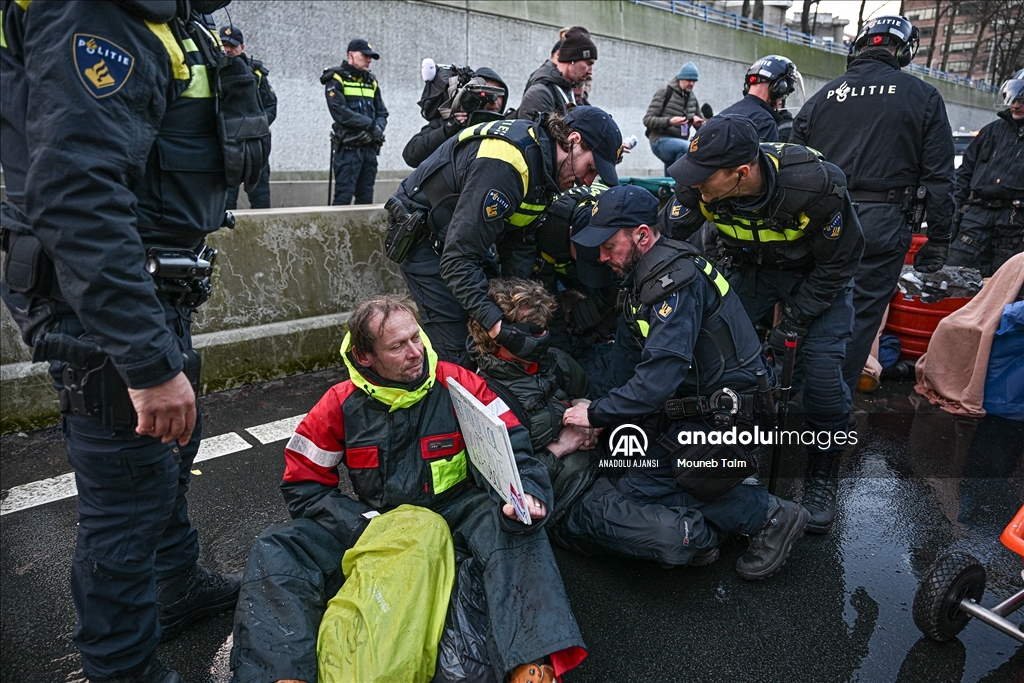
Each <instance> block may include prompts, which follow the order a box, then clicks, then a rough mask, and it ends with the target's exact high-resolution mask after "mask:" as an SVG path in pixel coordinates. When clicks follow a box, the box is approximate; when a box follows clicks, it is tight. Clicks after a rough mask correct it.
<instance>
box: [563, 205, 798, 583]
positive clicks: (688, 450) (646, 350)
mask: <svg viewBox="0 0 1024 683" xmlns="http://www.w3.org/2000/svg"><path fill="white" fill-rule="evenodd" d="M657 222H658V200H657V198H655V197H654V195H652V194H651V193H650V192H648V191H647V190H644V189H643V188H638V187H633V186H621V187H613V188H611V189H609V190H607V191H606V192H604V193H603V194H602V195H601V197H600V198H599V199H598V201H597V205H596V207H595V208H594V212H593V216H592V218H591V220H590V225H588V226H587V227H586V228H584V229H583V230H581V231H580V232H579V233H578V234H575V235H573V241H574V242H576V243H577V244H581V245H584V246H588V247H597V248H600V254H601V255H600V260H601V262H602V263H606V264H608V265H610V266H611V267H612V269H613V270H615V272H616V273H617V274H619V275H620V276H622V277H624V278H626V279H625V282H624V287H625V288H626V291H627V300H626V304H625V310H626V315H627V316H630V320H631V322H632V324H633V327H634V329H635V331H636V335H637V338H638V340H639V343H640V344H641V346H642V347H643V355H642V357H641V362H640V363H639V364H638V365H637V366H636V372H635V374H634V375H633V377H632V378H631V379H630V380H629V381H628V382H627V383H626V385H625V386H623V387H620V388H617V389H613V390H612V391H611V392H609V394H608V395H607V396H606V397H604V398H599V399H597V400H595V401H594V402H592V403H591V404H589V405H586V404H579V405H576V406H573V407H571V408H569V409H568V410H566V412H565V414H564V415H563V417H562V421H563V423H564V424H566V425H569V426H575V427H583V428H590V427H610V426H613V425H621V427H620V430H621V429H626V430H627V431H628V430H629V429H630V428H632V429H637V428H638V427H639V428H642V429H643V432H644V434H645V437H646V435H647V434H651V437H649V438H648V439H647V440H648V443H649V444H653V445H652V446H650V447H649V448H648V449H647V451H646V453H645V454H644V458H645V459H650V460H651V461H653V462H654V463H655V464H653V465H652V466H648V467H629V468H626V469H625V470H624V471H621V474H620V476H618V477H617V479H616V482H615V486H616V488H617V489H618V490H619V492H621V493H623V494H624V495H626V497H627V498H630V499H631V500H633V501H636V502H641V503H649V504H660V505H667V506H670V507H673V508H685V509H687V510H691V511H693V513H694V519H693V525H692V530H691V533H692V536H690V537H689V538H687V539H686V540H684V544H686V545H692V546H693V548H694V550H704V551H707V550H708V549H713V548H715V547H717V545H719V544H720V543H721V542H722V540H723V539H724V534H727V533H729V532H734V533H739V534H747V535H749V536H750V548H749V549H748V550H747V552H746V554H744V555H743V556H742V557H741V558H740V559H739V560H738V561H737V562H736V570H737V572H739V574H740V576H741V577H743V578H745V579H763V578H766V577H767V576H770V575H771V574H774V573H775V572H776V571H778V569H779V568H780V567H782V565H783V563H784V562H785V561H786V557H787V556H788V555H789V551H790V549H791V548H792V546H793V543H794V542H795V541H796V539H797V538H799V537H800V536H801V535H802V534H803V532H804V527H806V525H807V520H808V518H809V514H808V512H807V511H806V510H804V509H803V508H802V507H800V506H799V505H797V504H795V503H791V502H789V501H786V500H782V499H779V498H776V497H775V496H771V495H769V494H768V491H766V490H765V489H764V488H763V487H760V486H741V485H738V484H739V483H740V482H741V481H743V479H744V478H745V477H746V476H748V474H749V473H752V472H756V468H749V469H748V468H746V465H747V463H750V462H752V461H753V455H752V453H753V449H752V448H750V447H747V446H743V445H741V443H742V441H741V442H740V443H736V441H733V442H732V443H731V444H730V443H728V442H729V439H727V438H722V439H721V440H723V441H726V443H724V444H721V443H720V444H718V445H710V446H709V445H707V444H705V445H704V446H684V445H682V444H684V443H688V442H690V441H691V439H692V437H693V436H694V434H695V433H700V434H701V435H702V436H704V435H705V434H707V433H708V432H718V436H719V437H722V432H728V431H731V430H733V428H736V429H739V430H744V429H748V428H751V427H752V426H753V423H754V419H755V415H754V412H755V410H754V405H755V402H756V400H757V399H756V393H757V389H758V375H759V374H761V375H763V378H764V379H763V381H764V383H765V388H766V389H767V382H768V380H767V372H766V370H765V368H764V366H763V365H762V362H761V344H760V343H759V342H758V340H757V335H756V334H755V332H754V328H753V326H752V325H751V324H750V321H749V320H748V319H747V316H746V313H745V312H744V310H743V306H742V304H740V302H739V300H738V298H737V297H736V295H735V294H734V293H732V292H731V291H730V289H731V288H730V286H729V283H728V282H726V279H725V278H724V277H723V276H722V275H721V274H720V273H719V272H718V271H717V270H715V268H714V267H712V266H711V264H709V263H708V262H707V261H706V260H704V259H703V258H702V257H701V256H700V255H699V253H698V252H697V250H696V249H694V248H693V247H691V246H690V245H688V244H686V243H683V242H675V241H672V240H667V239H665V238H663V237H661V235H660V234H659V233H658V230H657V227H656V225H657ZM620 433H621V431H620ZM734 436H735V435H734ZM708 440H709V441H711V443H715V440H714V439H708ZM611 445H612V448H613V454H614V453H615V450H617V447H616V443H615V434H614V432H613V435H612V444H611ZM723 460H724V461H726V463H731V464H725V463H722V461H723ZM691 461H695V462H700V463H711V462H714V463H715V464H716V465H718V464H719V463H722V464H721V465H719V466H720V467H721V469H720V470H717V471H716V472H715V473H714V475H715V477H714V478H711V479H709V477H710V476H711V475H710V474H709V473H708V472H707V471H704V472H700V473H698V474H696V476H694V475H695V472H694V467H693V466H692V465H691V464H690V462H691ZM739 462H743V466H740V465H738V463H739ZM716 469H717V468H716ZM598 511H599V506H598V507H595V510H594V513H595V515H596V514H598ZM595 521H596V520H595ZM595 526H598V528H599V525H598V524H595ZM582 531H583V529H578V530H577V532H582ZM623 533H626V532H623Z"/></svg>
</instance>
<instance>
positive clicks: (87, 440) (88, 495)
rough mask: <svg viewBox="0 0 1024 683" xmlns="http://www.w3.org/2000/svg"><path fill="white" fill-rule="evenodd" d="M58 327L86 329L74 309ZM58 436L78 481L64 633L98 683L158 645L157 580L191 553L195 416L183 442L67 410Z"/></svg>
mask: <svg viewBox="0 0 1024 683" xmlns="http://www.w3.org/2000/svg"><path fill="white" fill-rule="evenodd" d="M165 312H166V316H167V324H168V326H169V327H170V328H171V329H173V330H174V331H175V332H176V334H177V337H178V340H179V343H180V345H181V349H182V351H183V352H184V351H185V350H186V349H189V348H191V346H192V339H191V334H190V331H189V321H188V320H187V319H185V318H183V317H182V316H181V315H180V314H179V313H178V311H177V310H175V309H174V308H173V307H172V306H170V305H169V304H165ZM60 323H61V328H62V330H61V331H63V332H64V333H65V334H70V335H72V336H80V335H82V334H84V333H85V330H84V329H83V328H82V326H81V323H80V322H79V321H78V319H77V318H76V317H74V316H73V315H69V316H64V317H62V318H61V320H60ZM62 369H63V364H59V363H52V364H51V370H50V372H51V375H53V377H54V380H55V381H56V383H57V384H58V386H60V384H61V370H62ZM196 410H197V412H198V410H199V406H198V405H197V406H196ZM63 432H64V439H65V442H66V448H67V453H68V461H69V462H70V463H71V466H72V467H74V469H75V483H76V484H77V486H78V537H77V539H76V542H75V553H74V557H73V559H72V564H71V596H72V599H73V600H74V603H75V610H76V611H77V612H78V623H77V625H76V626H75V628H74V630H73V631H72V634H71V639H72V641H73V642H74V644H75V646H76V647H77V648H78V649H79V651H80V652H81V653H82V667H83V669H84V672H85V675H86V677H88V678H89V679H90V680H97V681H99V680H105V679H107V678H113V677H116V676H119V675H123V674H125V673H128V672H131V671H133V670H136V669H138V668H140V667H142V666H144V665H145V664H146V663H147V662H148V660H149V658H150V657H151V656H152V655H153V654H154V653H155V652H156V648H157V645H158V644H159V643H160V627H159V623H158V621H157V606H156V584H157V582H158V581H162V580H164V579H169V578H171V577H174V576H176V575H178V574H180V573H181V572H183V571H185V570H187V569H189V568H190V567H191V566H192V565H193V564H194V563H195V562H196V561H197V559H198V557H199V538H198V535H197V534H196V529H195V527H193V526H192V523H191V522H190V521H189V517H188V501H187V500H186V498H185V494H186V493H187V492H188V487H189V479H190V477H191V469H192V461H193V460H194V459H195V457H196V453H197V452H198V450H199V441H200V438H201V434H202V416H201V414H199V415H197V421H196V427H195V431H193V433H192V439H191V440H190V441H189V442H188V444H187V445H185V446H182V447H179V446H178V444H177V442H172V443H169V444H165V443H161V442H160V440H159V439H156V438H153V437H149V436H138V435H136V434H135V432H134V431H133V430H132V429H130V428H129V429H117V430H115V429H111V428H109V427H104V426H103V425H102V424H101V423H100V421H99V420H95V419H92V418H87V417H79V416H76V415H70V414H68V415H65V416H64V421H63Z"/></svg>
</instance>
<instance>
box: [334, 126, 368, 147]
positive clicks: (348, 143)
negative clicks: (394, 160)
mask: <svg viewBox="0 0 1024 683" xmlns="http://www.w3.org/2000/svg"><path fill="white" fill-rule="evenodd" d="M341 144H342V146H344V147H367V146H368V145H371V144H373V136H372V135H370V133H369V131H365V130H361V131H359V132H358V133H349V134H348V135H346V136H345V138H344V139H343V140H342V142H341Z"/></svg>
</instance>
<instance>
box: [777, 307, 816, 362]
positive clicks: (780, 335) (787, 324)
mask: <svg viewBox="0 0 1024 683" xmlns="http://www.w3.org/2000/svg"><path fill="white" fill-rule="evenodd" d="M789 314H790V310H789V307H787V308H786V311H785V312H784V313H783V315H782V320H781V321H780V322H779V324H778V325H776V326H775V327H773V328H772V331H771V332H769V333H768V345H769V346H771V347H772V351H773V352H774V354H775V358H776V359H779V360H781V359H782V358H784V357H785V355H786V336H787V335H789V334H790V333H791V332H792V333H794V334H796V340H797V341H796V343H797V345H798V346H799V344H800V342H802V341H803V339H804V337H806V336H807V329H808V328H809V327H810V325H811V324H810V323H809V322H808V323H806V324H803V325H801V324H799V323H797V322H796V321H795V320H793V318H791V317H790V315H789Z"/></svg>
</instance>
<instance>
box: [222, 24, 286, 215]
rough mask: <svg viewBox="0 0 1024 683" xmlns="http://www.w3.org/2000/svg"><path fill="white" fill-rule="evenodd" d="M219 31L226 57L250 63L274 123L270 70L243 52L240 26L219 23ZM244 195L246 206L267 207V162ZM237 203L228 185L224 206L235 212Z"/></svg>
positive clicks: (236, 193)
mask: <svg viewBox="0 0 1024 683" xmlns="http://www.w3.org/2000/svg"><path fill="white" fill-rule="evenodd" d="M219 33H220V42H221V43H222V44H223V45H224V52H225V53H227V55H228V56H229V57H240V58H242V59H244V60H245V61H246V62H247V63H248V64H249V68H250V69H252V72H253V74H254V75H255V76H256V85H257V87H258V88H259V93H260V103H262V104H263V111H265V112H266V113H267V123H268V124H273V123H274V119H276V118H277V95H276V94H275V93H274V88H273V86H272V85H270V81H269V80H267V74H269V73H270V69H268V68H267V67H266V66H265V65H264V64H263V62H261V61H260V60H258V59H253V58H252V57H250V56H249V55H247V54H246V53H245V37H244V36H243V35H242V29H240V28H238V27H237V26H222V27H221V28H220V31H219ZM245 194H246V196H248V197H249V208H251V209H269V208H270V164H267V165H266V166H264V167H263V173H261V174H260V179H259V180H258V181H257V182H256V187H254V188H252V191H251V192H250V191H248V190H247V191H246V193H245ZM237 206H238V188H237V187H229V188H228V199H227V206H226V207H225V208H226V209H227V210H228V211H234V210H235V209H236V208H237Z"/></svg>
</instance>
